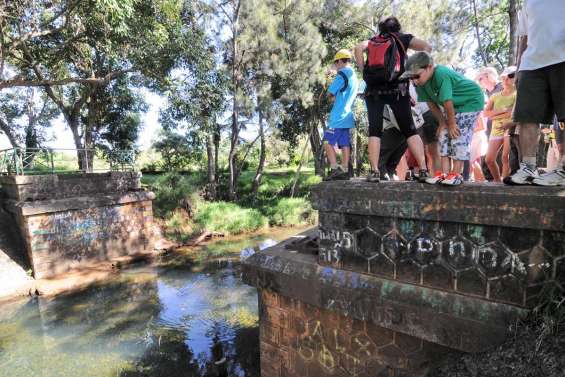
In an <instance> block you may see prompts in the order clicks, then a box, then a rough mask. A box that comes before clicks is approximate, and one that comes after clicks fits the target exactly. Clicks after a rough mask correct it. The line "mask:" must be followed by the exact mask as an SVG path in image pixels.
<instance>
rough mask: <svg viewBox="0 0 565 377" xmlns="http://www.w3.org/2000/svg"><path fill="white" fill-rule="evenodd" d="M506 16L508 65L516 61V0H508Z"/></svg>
mask: <svg viewBox="0 0 565 377" xmlns="http://www.w3.org/2000/svg"><path fill="white" fill-rule="evenodd" d="M508 16H509V18H510V36H509V37H510V51H509V53H508V65H514V64H515V63H516V51H517V49H518V35H517V34H518V33H517V29H518V9H517V8H516V0H509V4H508Z"/></svg>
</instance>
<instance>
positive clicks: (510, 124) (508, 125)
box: [500, 122, 516, 130]
mask: <svg viewBox="0 0 565 377" xmlns="http://www.w3.org/2000/svg"><path fill="white" fill-rule="evenodd" d="M515 125H516V124H515V123H514V122H505V123H502V125H501V126H500V128H502V129H503V130H509V129H511V128H512V127H514V126H515Z"/></svg>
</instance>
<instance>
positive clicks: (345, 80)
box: [337, 71, 349, 93]
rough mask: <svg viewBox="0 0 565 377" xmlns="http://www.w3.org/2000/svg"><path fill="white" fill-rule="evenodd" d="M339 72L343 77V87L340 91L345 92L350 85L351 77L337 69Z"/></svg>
mask: <svg viewBox="0 0 565 377" xmlns="http://www.w3.org/2000/svg"><path fill="white" fill-rule="evenodd" d="M337 74H338V75H340V76H341V78H342V79H343V87H342V88H341V89H340V90H339V92H340V93H343V92H345V90H346V89H347V87H348V86H349V79H348V78H347V75H346V74H345V73H343V72H341V71H337Z"/></svg>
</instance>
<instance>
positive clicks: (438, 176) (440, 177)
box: [424, 171, 447, 185]
mask: <svg viewBox="0 0 565 377" xmlns="http://www.w3.org/2000/svg"><path fill="white" fill-rule="evenodd" d="M445 177H447V176H446V175H445V174H443V173H442V172H440V171H436V174H435V175H434V176H433V177H427V178H426V179H425V180H424V182H426V183H428V184H430V185H437V184H438V183H441V182H442V181H443V180H444V179H445Z"/></svg>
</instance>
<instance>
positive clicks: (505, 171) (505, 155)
mask: <svg viewBox="0 0 565 377" xmlns="http://www.w3.org/2000/svg"><path fill="white" fill-rule="evenodd" d="M500 157H501V160H502V178H506V177H508V176H509V175H510V136H508V135H506V136H504V141H503V143H502V156H500Z"/></svg>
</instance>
